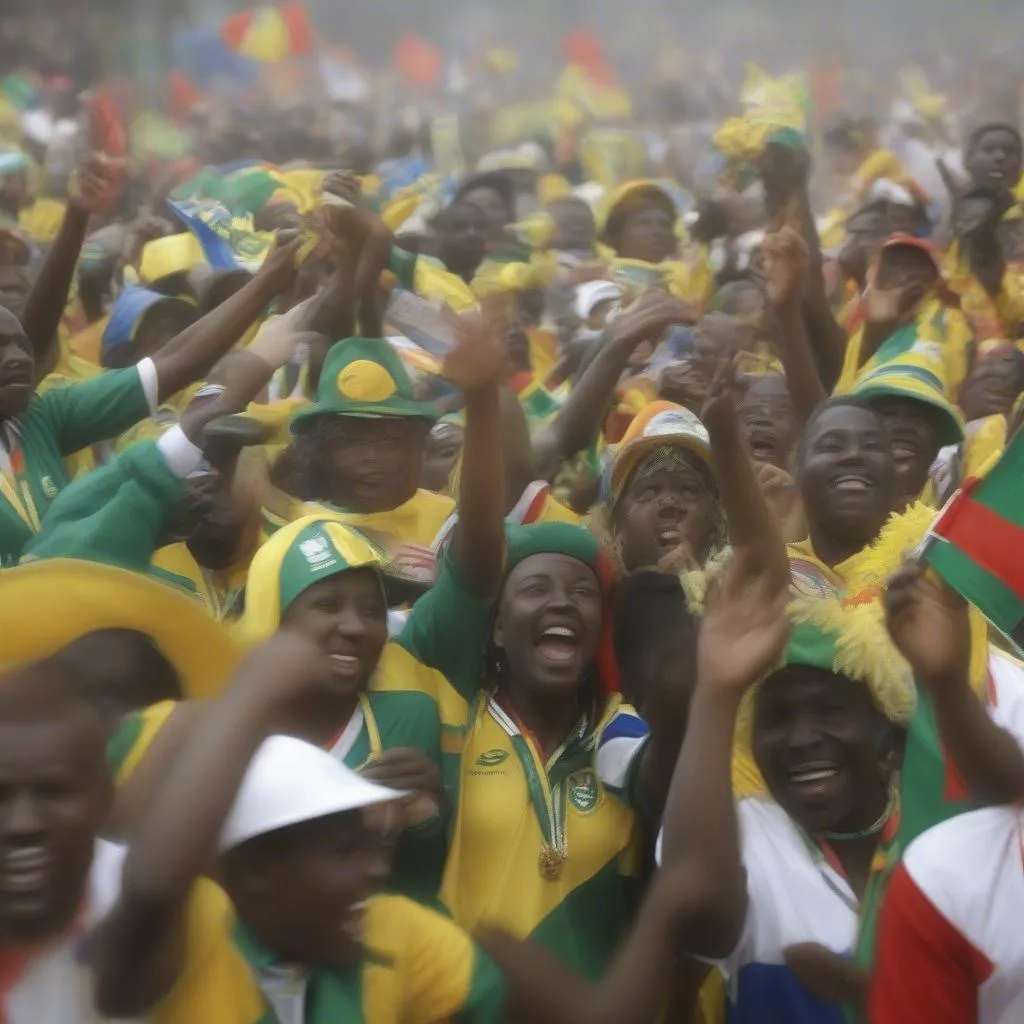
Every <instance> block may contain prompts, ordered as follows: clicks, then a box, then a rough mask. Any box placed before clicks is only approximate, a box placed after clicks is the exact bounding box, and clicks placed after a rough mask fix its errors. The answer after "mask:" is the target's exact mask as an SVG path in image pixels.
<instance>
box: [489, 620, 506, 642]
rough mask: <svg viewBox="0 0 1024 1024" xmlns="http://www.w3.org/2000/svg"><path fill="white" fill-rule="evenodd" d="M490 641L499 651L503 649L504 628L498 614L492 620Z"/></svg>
mask: <svg viewBox="0 0 1024 1024" xmlns="http://www.w3.org/2000/svg"><path fill="white" fill-rule="evenodd" d="M491 639H492V641H493V643H494V646H495V647H497V648H499V649H501V650H504V649H505V628H504V626H502V624H501V613H500V612H499V613H498V615H497V617H496V618H495V620H494V629H493V630H492V631H491Z"/></svg>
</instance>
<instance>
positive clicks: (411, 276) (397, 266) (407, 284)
mask: <svg viewBox="0 0 1024 1024" xmlns="http://www.w3.org/2000/svg"><path fill="white" fill-rule="evenodd" d="M417 259H418V257H417V255H416V253H414V252H406V250H405V249H401V248H399V247H398V246H397V245H393V246H391V252H390V253H389V254H388V270H390V271H391V273H392V274H394V275H395V277H397V278H398V283H399V284H400V285H401V286H402V287H403V288H404V289H405V290H406V291H408V292H411V291H413V290H415V286H416V260H417Z"/></svg>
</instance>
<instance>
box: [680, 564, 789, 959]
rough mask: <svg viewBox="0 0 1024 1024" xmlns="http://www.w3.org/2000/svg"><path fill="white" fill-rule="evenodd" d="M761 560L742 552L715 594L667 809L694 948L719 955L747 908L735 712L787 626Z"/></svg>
mask: <svg viewBox="0 0 1024 1024" xmlns="http://www.w3.org/2000/svg"><path fill="white" fill-rule="evenodd" d="M756 564H757V562H756V559H755V558H753V557H751V555H750V554H749V553H748V552H746V551H743V550H736V551H734V552H733V556H732V560H731V562H730V563H729V565H728V566H727V567H726V569H725V572H724V576H723V579H722V580H721V583H720V584H719V585H715V586H712V588H711V589H710V591H709V595H708V601H707V606H706V608H705V611H704V617H703V619H702V621H701V627H700V636H699V639H698V644H697V686H696V690H695V691H694V696H693V701H692V703H691V706H690V718H689V725H688V727H687V730H686V738H685V739H684V740H683V746H682V750H681V752H680V754H679V762H678V764H677V765H676V770H675V775H674V776H673V779H672V785H671V788H670V790H669V797H668V802H667V803H666V805H665V820H664V836H663V841H664V847H663V851H662V865H663V869H664V870H668V869H672V870H680V871H682V872H684V874H685V877H688V878H690V879H691V880H692V881H693V883H694V885H695V891H696V892H697V893H699V896H698V897H697V898H696V899H695V900H694V901H693V902H692V903H691V904H690V905H689V907H688V911H687V915H688V916H687V919H686V920H685V922H684V925H685V932H686V935H687V940H688V948H689V949H690V950H692V951H693V952H694V953H695V954H698V955H700V956H702V957H707V958H714V959H718V958H723V957H726V956H728V955H729V954H730V953H731V952H732V951H733V949H734V948H735V946H736V943H737V942H738V941H739V938H740V935H741V933H742V929H743V922H744V919H745V917H746V911H747V889H746V883H745V881H744V875H743V865H742V860H741V855H740V839H739V830H738V828H737V822H736V811H735V808H734V807H733V790H732V751H733V737H734V733H735V728H736V715H737V712H738V711H739V707H740V701H741V700H742V699H743V694H744V693H745V692H746V691H747V690H748V689H749V688H750V687H751V686H752V685H753V684H754V683H756V682H757V680H759V679H760V678H761V676H762V675H763V674H764V672H765V671H766V670H767V669H768V667H769V666H770V665H771V664H772V663H773V662H774V661H775V660H776V659H777V658H778V657H779V653H780V651H781V648H782V646H783V644H784V643H785V640H786V636H787V634H788V630H789V622H788V619H787V617H786V601H787V598H788V587H782V588H779V587H778V586H776V585H773V584H772V583H771V581H770V577H769V576H767V575H766V574H764V573H760V572H758V571H757V569H756ZM737 637H743V642H742V643H741V644H738V643H737V642H736V638H737Z"/></svg>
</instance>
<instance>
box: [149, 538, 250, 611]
mask: <svg viewBox="0 0 1024 1024" xmlns="http://www.w3.org/2000/svg"><path fill="white" fill-rule="evenodd" d="M151 564H152V565H153V567H154V568H156V569H162V570H163V571H164V572H167V573H171V574H172V575H173V576H179V577H181V578H182V579H185V580H188V582H189V583H190V584H191V585H192V589H193V590H194V591H195V595H196V597H197V598H198V599H199V600H200V601H202V602H203V605H204V606H205V607H206V609H207V611H209V612H210V614H211V615H213V617H214V618H215V619H218V620H220V621H223V620H225V619H231V618H232V617H233V616H232V612H231V607H232V605H233V604H234V602H235V599H236V598H237V596H238V593H239V592H240V591H241V590H242V589H243V588H244V587H245V580H246V576H247V575H248V571H249V563H248V560H246V561H244V562H243V563H242V564H240V565H237V566H234V567H233V568H231V569H228V570H227V571H225V572H216V573H215V572H209V571H207V570H206V569H204V568H203V567H202V566H201V565H200V564H199V563H198V562H197V561H196V560H195V558H194V557H193V555H192V552H191V551H189V549H188V545H187V544H168V545H167V546H166V547H162V548H160V550H159V551H157V553H156V554H155V555H154V556H153V561H152V563H151Z"/></svg>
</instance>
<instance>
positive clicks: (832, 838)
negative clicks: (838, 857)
mask: <svg viewBox="0 0 1024 1024" xmlns="http://www.w3.org/2000/svg"><path fill="white" fill-rule="evenodd" d="M897 799H898V794H897V792H896V787H895V786H891V787H890V788H889V800H888V803H887V804H886V805H885V810H884V811H882V813H881V815H879V817H878V819H877V820H876V821H874V822H873V823H872V824H870V825H869V826H868V827H867V828H862V829H861V830H860V831H859V832H815V833H814V838H815V839H824V840H826V841H827V842H830V843H834V842H839V843H848V842H851V841H852V840H854V839H865V838H867V837H868V836H873V835H877V834H878V833H879V832H881V831H882V829H883V828H885V823H886V822H887V821H888V820H889V819H890V818H891V817H892V813H893V811H895V810H896V803H897Z"/></svg>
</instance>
